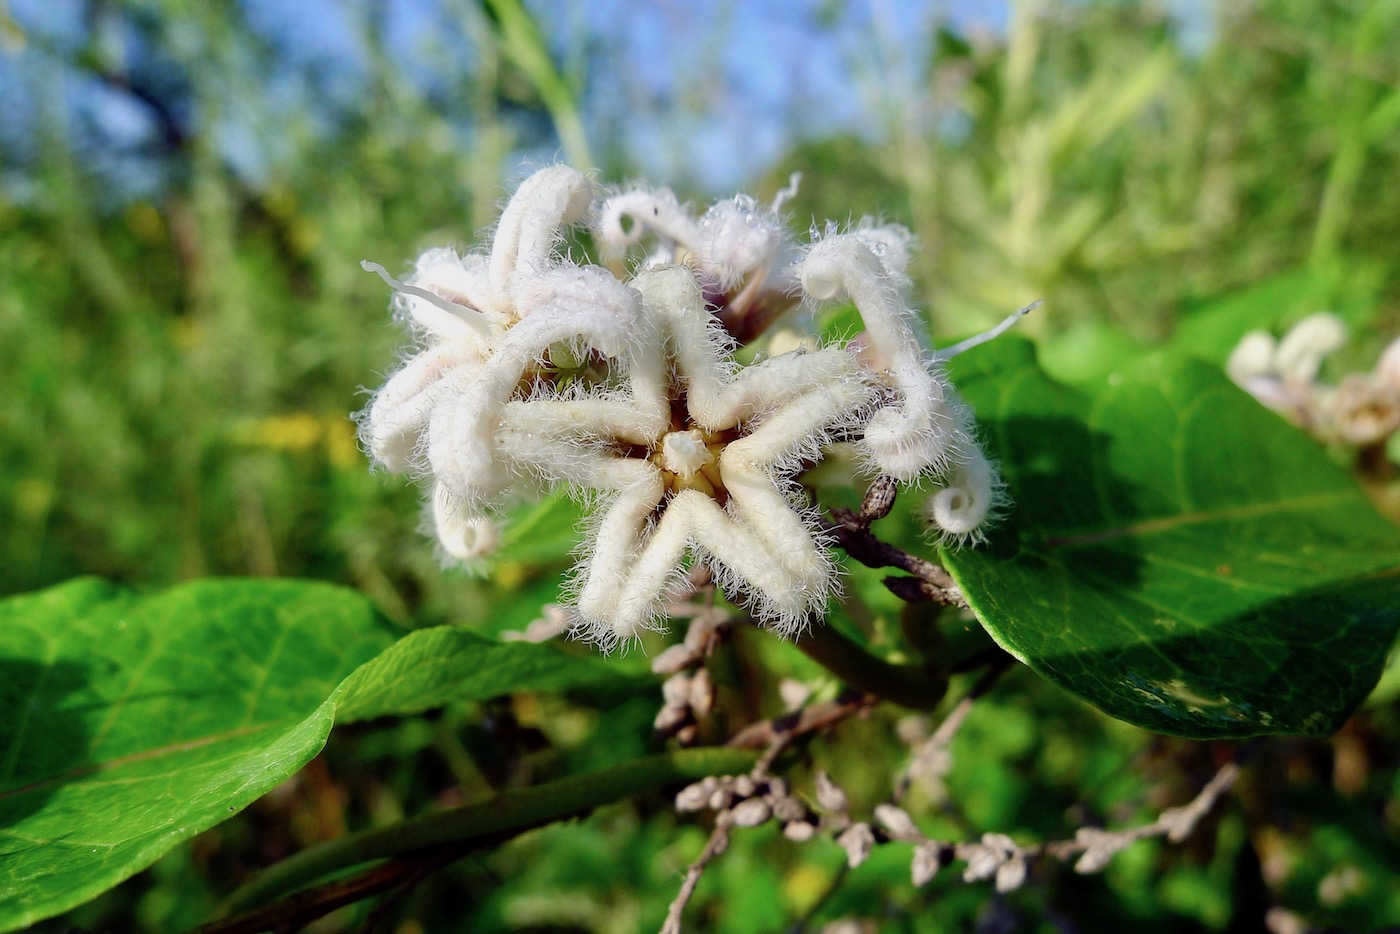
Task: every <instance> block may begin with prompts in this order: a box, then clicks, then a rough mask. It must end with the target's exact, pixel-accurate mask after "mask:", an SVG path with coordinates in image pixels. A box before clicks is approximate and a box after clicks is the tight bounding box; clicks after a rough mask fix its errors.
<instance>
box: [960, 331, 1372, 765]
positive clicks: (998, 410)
mask: <svg viewBox="0 0 1400 934" xmlns="http://www.w3.org/2000/svg"><path fill="white" fill-rule="evenodd" d="M957 362H958V363H959V364H960V365H959V367H958V369H957V373H956V379H957V383H958V386H959V388H960V390H962V391H963V392H964V393H965V395H966V396H967V397H968V399H969V401H971V402H972V404H973V405H974V407H975V408H976V409H977V412H978V416H979V418H980V419H981V420H982V422H983V423H984V425H985V426H986V429H987V435H988V440H989V441H990V442H991V445H992V447H993V449H994V450H995V453H996V455H997V456H998V457H1000V459H1001V462H1002V466H1003V469H1004V471H1005V473H1006V477H1007V480H1008V483H1009V485H1010V489H1011V494H1012V496H1013V498H1014V501H1015V505H1014V507H1013V509H1012V511H1011V514H1010V516H1009V518H1008V520H1007V521H1006V522H1005V523H1004V524H1003V525H1002V526H1001V527H1000V528H999V529H998V530H996V531H995V532H994V533H993V535H992V537H991V541H990V542H989V543H988V544H987V545H986V546H984V547H982V548H975V549H965V550H962V551H959V552H955V553H951V554H947V555H945V559H946V561H947V564H948V567H949V570H950V571H951V572H952V573H953V575H954V577H955V578H956V579H957V580H958V582H959V584H960V586H962V588H963V589H964V591H965V592H966V594H967V597H968V600H969V602H970V603H971V605H972V608H973V610H974V612H976V613H977V615H978V617H979V619H981V621H982V623H983V625H984V626H986V628H987V630H988V631H989V632H990V633H991V634H992V636H993V638H994V639H996V640H997V642H998V643H1000V644H1001V645H1002V646H1003V647H1004V648H1005V649H1006V650H1007V651H1009V652H1011V653H1012V654H1013V655H1015V656H1016V657H1017V658H1019V659H1021V660H1022V661H1024V662H1025V663H1026V664H1028V665H1029V666H1031V667H1032V668H1033V669H1035V670H1036V671H1038V672H1040V673H1041V674H1043V675H1045V676H1046V677H1048V678H1049V679H1051V680H1052V681H1054V682H1056V683H1057V684H1059V685H1061V686H1062V687H1064V688H1066V689H1067V690H1069V691H1072V692H1073V693H1075V694H1077V695H1079V696H1080V697H1083V698H1084V699H1086V700H1088V701H1089V702H1091V703H1093V704H1095V705H1097V706H1098V707H1100V708H1101V709H1103V710H1104V711H1106V712H1107V713H1109V714H1111V715H1113V716H1115V717H1119V718H1121V719H1123V720H1127V721H1129V722H1131V723H1135V724H1139V725H1141V726H1144V727H1147V728H1149V729H1153V730H1158V731H1160V732H1164V733H1174V734H1179V735H1183V736H1193V737H1221V736H1250V735H1257V734H1263V733H1308V734H1323V733H1328V732H1330V731H1332V730H1335V729H1336V728H1337V727H1338V726H1339V725H1340V724H1341V722H1342V721H1343V719H1345V717H1346V716H1347V714H1348V713H1349V712H1350V711H1351V710H1352V709H1353V708H1354V707H1355V706H1356V704H1357V703H1359V702H1360V701H1361V700H1362V699H1363V698H1364V697H1365V695H1366V693H1367V691H1368V690H1369V689H1370V688H1371V686H1372V685H1374V684H1375V681H1376V678H1377V677H1378V676H1379V673H1380V670H1381V666H1382V664H1383V662H1384V659H1385V656H1386V651H1387V649H1388V648H1389V647H1390V644H1391V642H1392V640H1393V639H1394V636H1395V632H1396V626H1397V619H1400V531H1398V530H1397V529H1396V528H1395V527H1394V526H1392V525H1390V524H1389V523H1388V522H1386V521H1385V520H1383V519H1381V518H1380V517H1379V516H1378V515H1377V514H1376V513H1375V512H1374V511H1373V510H1372V509H1371V508H1370V506H1369V504H1368V503H1367V502H1366V500H1365V498H1364V497H1363V496H1362V494H1361V493H1360V491H1359V490H1358V489H1357V487H1356V486H1355V484H1354V483H1352V481H1351V479H1350V478H1349V477H1348V476H1347V475H1346V474H1345V473H1344V472H1343V471H1341V470H1340V469H1338V468H1337V467H1336V466H1335V465H1334V464H1332V463H1331V462H1330V461H1329V460H1328V459H1327V457H1326V456H1325V455H1324V454H1323V453H1322V452H1321V451H1319V450H1318V449H1317V447H1316V445H1314V444H1313V443H1312V441H1311V440H1309V439H1308V438H1307V437H1306V436H1305V435H1303V434H1302V433H1301V432H1298V431H1297V430H1295V429H1293V428H1292V427H1290V426H1289V425H1287V424H1285V423H1284V422H1283V421H1282V420H1280V419H1279V418H1278V417H1277V416H1275V415H1273V414H1272V413H1270V412H1268V411H1266V410H1265V409H1263V408H1262V407H1260V406H1259V405H1258V404H1257V403H1256V402H1254V400H1253V399H1251V398H1250V397H1248V396H1247V395H1245V394H1244V393H1242V392H1240V391H1239V390H1237V389H1236V388H1235V387H1234V386H1233V385H1231V384H1230V383H1229V382H1228V380H1226V379H1225V378H1224V377H1223V376H1221V375H1220V373H1219V372H1218V371H1217V370H1216V369H1214V368H1212V367H1210V366H1207V365H1205V364H1202V363H1199V362H1192V361H1181V360H1172V359H1168V358H1165V357H1155V358H1143V359H1139V360H1135V361H1134V362H1133V364H1132V366H1133V369H1132V371H1131V372H1118V373H1114V374H1111V375H1110V376H1109V377H1107V378H1106V379H1104V380H1102V381H1099V382H1098V383H1097V384H1094V385H1086V386H1081V387H1077V388H1076V389H1069V388H1066V387H1064V386H1061V385H1059V384H1057V383H1054V382H1052V381H1051V380H1049V379H1047V378H1046V377H1045V376H1044V374H1043V373H1042V372H1041V371H1040V369H1039V368H1038V367H1037V366H1036V364H1035V361H1034V355H1033V353H1032V351H1031V349H1030V346H1029V345H1028V344H1026V343H1024V342H1022V341H1015V340H1004V341H1000V342H998V343H997V345H996V346H992V347H987V348H984V349H979V350H978V351H976V352H975V353H970V354H967V355H965V357H964V358H959V360H958V361H957Z"/></svg>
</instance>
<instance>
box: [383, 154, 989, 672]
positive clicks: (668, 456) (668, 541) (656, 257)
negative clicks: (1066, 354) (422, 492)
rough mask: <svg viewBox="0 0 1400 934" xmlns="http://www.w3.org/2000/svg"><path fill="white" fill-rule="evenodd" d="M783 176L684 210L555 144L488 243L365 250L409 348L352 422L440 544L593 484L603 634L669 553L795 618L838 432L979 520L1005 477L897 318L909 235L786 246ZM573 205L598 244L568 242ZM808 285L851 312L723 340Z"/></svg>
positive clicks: (943, 530) (773, 315) (897, 474)
mask: <svg viewBox="0 0 1400 934" xmlns="http://www.w3.org/2000/svg"><path fill="white" fill-rule="evenodd" d="M794 184H795V182H794ZM788 194H790V192H785V193H784V194H782V195H780V196H779V198H778V200H777V201H776V203H775V204H773V205H772V206H765V205H760V204H759V203H758V202H756V201H755V200H754V199H752V198H750V197H748V196H746V195H739V196H736V197H733V198H730V199H727V200H725V201H721V202H720V203H718V204H716V205H714V206H712V207H710V208H709V209H708V210H707V211H705V212H704V213H703V214H701V215H699V216H698V217H697V216H695V215H692V214H691V213H689V212H687V210H686V209H685V208H684V206H683V205H681V204H680V202H679V201H678V200H677V199H676V197H675V196H674V195H673V194H672V193H671V192H670V191H667V190H665V189H657V190H649V189H640V188H638V189H632V190H626V191H622V192H618V193H614V194H612V195H611V196H603V195H600V194H599V193H598V192H597V191H595V188H594V185H593V184H592V182H591V181H590V180H589V179H588V178H587V177H586V176H584V175H582V174H580V173H578V172H576V171H574V170H572V169H570V168H568V167H566V166H562V165H560V166H553V167H550V168H546V169H543V170H541V171H539V172H537V173H535V174H534V175H532V176H530V177H529V178H528V179H526V180H525V182H524V183H523V184H521V185H520V187H519V189H518V190H517V191H516V193H515V195H514V196H513V197H512V198H511V199H510V202H509V203H508V204H507V206H506V208H505V210H504V212H503V213H502V215H501V218H500V222H499V224H498V226H497V228H496V230H495V233H494V237H493V238H492V242H491V245H490V249H489V250H488V251H484V252H476V253H469V254H467V255H459V254H458V253H457V252H455V251H453V250H450V249H434V250H430V251H428V252H427V253H425V254H424V255H423V256H421V257H420V258H419V259H418V261H417V264H416V266H415V268H414V270H413V272H412V274H411V275H410V276H409V277H407V279H406V280H405V281H403V282H400V281H398V280H396V279H393V278H392V277H390V276H389V275H388V273H387V272H385V271H384V270H383V269H382V268H381V267H378V266H374V265H373V264H365V265H366V268H367V269H372V270H373V271H376V272H378V273H379V274H380V275H381V276H382V277H383V278H384V279H385V280H386V281H388V282H389V283H390V284H391V285H393V286H394V287H395V288H396V290H397V291H398V293H399V294H398V295H397V297H396V305H397V309H398V311H399V312H400V314H401V315H402V316H403V317H404V318H405V319H406V320H407V321H408V322H409V324H410V325H411V327H412V328H413V329H414V330H415V332H416V333H417V336H418V338H419V340H420V346H419V350H418V351H417V352H416V353H415V354H414V355H413V356H412V357H411V358H410V359H409V360H408V361H407V362H406V364H405V365H404V366H403V367H402V368H401V369H400V370H399V371H398V372H397V373H396V374H395V375H394V376H393V377H392V378H391V379H390V380H389V381H388V383H387V384H386V385H385V386H384V387H383V388H382V389H381V390H379V392H378V393H377V394H376V395H375V397H374V400H373V402H372V403H371V404H370V406H369V407H368V409H366V411H365V412H364V413H362V416H361V436H362V438H363V440H364V443H365V444H366V446H367V447H368V448H369V450H370V452H371V453H372V455H373V457H374V458H375V460H376V461H377V462H378V463H380V464H382V465H383V466H384V467H386V468H388V469H390V470H393V471H399V472H409V473H413V474H415V475H418V476H420V477H422V478H424V479H425V480H427V481H429V482H430V484H431V487H432V493H431V497H430V501H431V503H432V512H433V516H434V523H435V526H436V529H437V532H438V535H439V538H440V539H441V540H442V543H443V548H444V550H445V551H446V552H447V554H449V555H451V556H454V557H458V558H466V557H471V556H474V555H477V554H480V553H482V552H483V551H484V550H487V549H488V548H489V547H490V544H491V542H492V541H493V534H494V533H493V529H494V527H493V526H492V525H491V524H490V522H489V519H490V517H491V516H492V515H493V514H494V513H495V511H497V510H499V509H500V508H501V507H502V506H504V505H506V504H507V503H508V502H509V501H510V500H511V499H512V498H514V497H518V496H520V495H528V494H531V493H535V492H538V491H539V490H541V489H545V488H554V487H563V488H566V489H568V490H570V491H572V492H574V493H576V494H579V495H581V496H583V497H584V498H585V499H586V500H587V501H589V502H591V503H592V504H593V505H594V507H595V508H594V510H593V518H592V519H591V521H590V523H589V528H588V529H587V535H586V541H585V543H584V545H583V546H582V548H581V555H582V558H581V560H580V562H579V566H578V569H577V574H576V578H575V580H574V592H573V603H572V607H571V612H572V614H573V616H574V630H575V632H576V633H577V634H580V635H582V636H584V637H586V638H590V639H593V640H595V641H598V642H600V643H602V644H604V645H605V646H609V645H612V644H615V643H617V642H618V641H620V640H626V639H630V638H632V637H634V636H635V635H636V634H637V633H638V632H639V631H640V630H642V629H644V628H648V627H651V626H654V625H655V624H656V622H657V619H658V617H659V616H660V615H661V613H662V611H663V608H664V607H665V605H666V598H667V595H668V593H670V592H671V591H672V589H673V588H674V587H675V586H676V585H677V584H678V583H680V582H681V580H682V578H683V577H684V575H685V573H686V562H687V560H696V561H703V562H704V563H705V564H706V565H708V566H709V567H710V569H711V570H712V572H713V573H714V575H715V578H716V580H717V581H718V583H719V584H720V586H721V588H722V589H723V590H724V591H725V593H726V594H727V595H728V596H729V597H730V598H731V599H735V600H741V601H743V602H744V603H745V604H746V606H747V607H748V609H749V610H750V612H752V613H753V615H754V616H755V617H756V618H757V619H759V620H760V621H762V622H764V623H766V624H768V625H770V626H771V627H773V628H774V629H776V630H778V631H779V632H781V633H784V634H792V633H794V632H796V631H798V630H799V629H800V628H801V627H802V626H804V625H806V624H807V623H808V622H809V621H810V620H811V619H812V618H813V617H814V616H815V615H817V614H819V613H820V612H821V611H822V609H823V608H824V606H825V604H826V601H827V599H828V598H829V597H830V595H831V594H832V593H833V591H834V589H835V587H836V586H837V567H836V564H835V562H834V561H833V559H832V557H831V555H830V553H829V549H828V537H827V535H826V533H825V532H824V530H823V525H822V521H821V518H820V514H819V512H818V511H817V509H816V507H815V505H814V504H813V503H812V502H811V497H810V496H809V495H808V494H807V492H806V491H805V490H804V489H803V488H802V487H801V486H800V484H799V483H798V481H797V477H798V475H799V474H800V473H802V472H803V471H804V470H806V469H807V468H809V467H811V466H812V465H814V464H815V463H817V462H818V461H820V460H821V458H822V457H823V455H824V453H825V452H826V451H827V450H828V449H829V448H830V447H831V446H832V445H834V444H838V443H849V444H852V445H854V447H855V448H856V450H857V452H858V454H859V457H860V460H861V462H862V464H863V465H864V466H865V467H866V469H867V470H868V472H869V473H871V474H883V475H889V476H891V477H894V478H895V479H896V480H898V481H900V482H901V483H905V484H920V483H924V482H926V481H928V482H931V483H932V485H933V486H934V490H933V495H932V499H931V504H930V507H929V510H928V515H929V518H930V521H931V523H932V529H933V531H934V534H935V535H936V536H938V537H939V538H940V539H941V540H943V541H944V542H945V543H949V544H959V543H964V542H969V541H976V540H978V539H979V538H980V536H981V533H982V529H983V528H984V527H985V525H986V523H987V522H988V520H989V518H991V517H992V516H993V515H994V513H995V508H996V506H997V505H998V504H999V497H1000V485H999V481H998V479H997V475H996V471H995V470H994V468H993V466H992V464H990V463H989V462H988V460H987V458H986V457H985V455H984V454H983V452H982V450H981V448H980V447H979V446H978V444H977V442H976V439H975V434H974V429H973V423H972V417H971V414H970V413H969V411H968V409H967V407H966V406H965V405H964V404H963V403H962V402H961V401H960V400H959V399H958V397H957V396H956V394H955V393H954V391H953V389H952V387H951V385H950V384H949V382H948V380H947V379H946V377H945V376H944V375H943V372H942V369H941V358H940V357H939V356H937V355H931V354H929V353H928V352H926V351H925V350H924V349H923V347H922V346H921V345H920V343H919V341H918V339H917V338H916V336H915V332H914V330H913V327H912V324H913V312H912V311H911V310H910V308H909V304H908V301H907V299H906V297H905V294H906V290H907V281H906V279H905V276H904V270H905V266H906V264H907V262H908V252H909V236H908V234H907V232H906V231H904V230H903V229H902V228H899V227H893V226H877V225H875V224H873V223H869V222H864V223H861V224H860V225H858V226H856V227H855V228H854V229H851V230H849V231H846V232H837V231H834V230H828V231H826V232H825V233H824V234H822V235H821V236H819V237H817V238H816V239H815V242H814V243H812V244H811V245H810V246H809V247H807V248H805V249H804V250H800V251H799V250H797V248H795V247H794V246H793V245H792V244H791V242H790V240H789V237H788V235H787V233H786V230H785V227H784V224H783V219H782V217H781V215H780V213H779V211H780V208H781V205H782V201H783V199H784V198H785V197H786V196H787V195H788ZM585 224H588V225H589V226H590V227H591V232H592V235H593V238H594V240H595V242H596V243H597V244H598V247H599V253H600V259H601V261H602V262H603V263H604V264H605V265H595V264H591V263H586V262H577V261H575V260H574V259H572V258H570V257H569V256H567V255H565V253H564V251H563V243H564V236H565V233H566V232H567V231H568V230H569V229H570V228H572V227H576V226H582V225H585ZM794 256H796V262H795V263H794V262H792V259H793V257H794ZM628 269H631V270H633V274H631V275H630V276H628V275H627V273H626V270H628ZM803 296H805V297H806V298H807V299H809V300H810V301H809V302H808V306H809V307H811V306H813V305H815V304H816V303H819V302H825V301H834V300H846V301H849V302H851V303H853V304H854V306H855V309H856V311H857V312H858V314H859V315H860V318H861V320H862V322H863V324H864V332H863V333H862V334H860V335H859V336H857V337H856V338H855V339H854V340H853V341H851V343H850V344H848V345H846V346H826V347H818V346H816V343H815V341H807V342H801V341H793V342H792V343H794V344H796V345H797V346H796V349H793V350H791V351H790V352H785V353H778V352H777V350H778V349H779V347H778V346H777V345H778V341H777V339H776V336H775V337H774V338H773V339H770V341H769V344H768V350H769V355H767V356H764V355H761V354H759V355H757V356H755V357H754V358H753V361H752V362H750V363H748V364H747V365H740V363H739V362H738V361H737V360H736V350H738V349H739V347H740V346H741V345H743V344H746V343H748V342H750V341H753V340H755V339H757V338H759V337H761V336H763V335H765V334H766V333H767V332H769V331H771V330H772V328H771V327H770V325H772V324H773V322H774V321H776V320H777V319H778V317H779V316H780V315H782V314H783V313H784V312H786V311H787V310H788V309H789V308H791V307H792V306H794V305H795V304H796V303H797V301H798V299H799V298H800V297H803ZM945 355H946V352H945Z"/></svg>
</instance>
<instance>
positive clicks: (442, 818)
mask: <svg viewBox="0 0 1400 934" xmlns="http://www.w3.org/2000/svg"><path fill="white" fill-rule="evenodd" d="M757 759H758V754H757V753H755V752H753V751H751V750H739V749H726V748H719V747H710V748H703V749H680V750H676V751H673V752H668V753H664V754H662V755H659V756H651V757H650V758H646V759H638V760H634V761H632V762H624V763H622V764H621V765H616V766H613V767H612V768H607V769H601V770H598V771H596V772H586V773H584V774H582V775H571V776H569V777H568V778H561V779H559V780H558V781H553V782H547V783H545V784H543V785H535V786H533V787H529V788H519V789H515V790H513V791H506V792H502V793H501V794H498V795H494V796H492V797H491V798H488V799H486V800H485V801H479V802H477V803H475V804H468V805H464V806H462V807H458V808H451V809H448V810H442V811H432V812H429V813H427V814H421V815H419V816H417V817H413V818H409V819H408V820H404V821H400V822H399V823H397V824H392V825H390V826H388V827H379V828H376V829H374V830H366V831H362V832H360V833H354V834H349V835H347V836H344V837H339V838H337V839H335V840H331V841H329V842H327V843H323V844H321V845H320V846H314V847H311V848H310V849H307V850H303V851H302V852H300V853H298V854H296V855H295V856H292V857H290V858H289V859H285V860H283V861H282V862H280V863H278V864H277V865H275V866H273V867H271V868H270V869H268V870H267V871H266V872H264V873H263V874H262V875H261V876H259V877H258V878H257V879H254V880H253V881H252V882H251V883H249V884H248V885H245V886H244V887H243V888H241V889H239V890H238V891H236V892H234V893H233V894H232V895H231V896H229V898H228V900H227V901H226V902H225V904H224V906H223V907H224V913H225V914H233V913H236V912H241V911H246V910H247V909H249V908H252V907H255V906H257V905H262V904H266V903H267V902H270V901H272V900H274V899H277V898H279V897H281V896H283V895H285V894H287V893H289V892H293V891H295V890H297V889H299V888H301V887H303V886H305V885H307V884H309V883H311V882H314V881H315V880H317V879H321V878H323V877H325V876H328V875H331V874H332V873H336V872H340V871H342V870H345V869H349V868H350V867H353V866H358V865H360V864H362V863H366V862H369V861H371V860H378V859H385V858H388V857H391V856H398V855H401V854H404V853H409V852H413V851H416V850H423V849H427V848H430V847H435V846H441V845H443V844H454V845H459V846H465V848H470V847H471V845H472V844H477V845H486V844H488V843H491V842H494V841H495V840H497V839H499V838H500V837H501V836H502V835H503V834H508V835H510V836H513V835H515V834H516V833H519V832H521V831H524V830H528V829H530V828H532V827H538V826H540V825H542V824H547V823H549V822H550V821H555V820H558V819H560V818H562V817H567V816H569V815H571V814H579V813H583V812H586V811H590V810H592V809H593V808H596V807H599V806H601V805H604V804H609V803H611V802H613V801H619V800H622V799H623V798H628V797H631V796H632V795H635V794H639V793H641V792H644V791H650V790H652V789H655V788H661V787H663V786H665V785H670V784H674V783H676V782H682V781H690V780H694V779H699V778H704V777H705V776H707V775H723V774H739V773H743V772H747V771H748V770H749V769H751V768H752V767H753V764H754V762H755V761H757ZM464 852H465V849H464Z"/></svg>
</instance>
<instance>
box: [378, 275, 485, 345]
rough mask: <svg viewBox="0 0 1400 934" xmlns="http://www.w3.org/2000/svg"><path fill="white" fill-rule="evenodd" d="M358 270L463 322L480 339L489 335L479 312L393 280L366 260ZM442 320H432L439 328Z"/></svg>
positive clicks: (483, 316)
mask: <svg viewBox="0 0 1400 934" xmlns="http://www.w3.org/2000/svg"><path fill="white" fill-rule="evenodd" d="M360 268H361V269H363V270H364V271H365V272H372V273H374V274H375V275H377V276H378V277H379V278H381V279H383V280H384V282H385V283H386V284H387V285H389V286H390V287H391V288H393V289H394V290H396V291H399V292H402V293H404V294H405V295H412V296H413V297H415V298H419V299H422V300H423V301H425V302H427V303H428V304H430V305H432V306H433V307H435V308H437V309H438V310H440V311H442V312H445V313H446V314H447V315H448V316H449V317H450V318H451V319H454V320H457V321H461V322H463V323H464V324H466V325H468V326H470V327H471V328H472V330H474V331H476V332H477V334H478V335H480V336H481V337H486V336H488V335H489V334H490V333H491V325H490V324H489V323H488V322H487V320H486V317H485V315H483V314H482V313H481V312H479V311H477V310H476V309H474V308H468V307H466V306H465V305H458V304H457V303H455V302H452V301H449V300H448V299H445V298H443V297H442V296H441V295H438V294H436V293H434V292H430V291H429V290H427V289H425V288H420V287H419V286H416V285H409V284H408V283H406V282H400V281H399V280H398V279H395V278H394V277H393V276H391V275H389V271H388V270H387V269H385V268H384V267H383V266H381V265H379V264H378V263H371V262H370V261H369V260H367V259H366V260H361V261H360ZM414 317H415V318H417V317H418V316H417V315H414ZM420 320H421V319H420ZM444 320H445V319H441V318H435V319H434V321H435V323H437V324H439V326H442V322H443V321H444ZM429 327H431V326H429ZM454 330H455V329H454Z"/></svg>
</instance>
